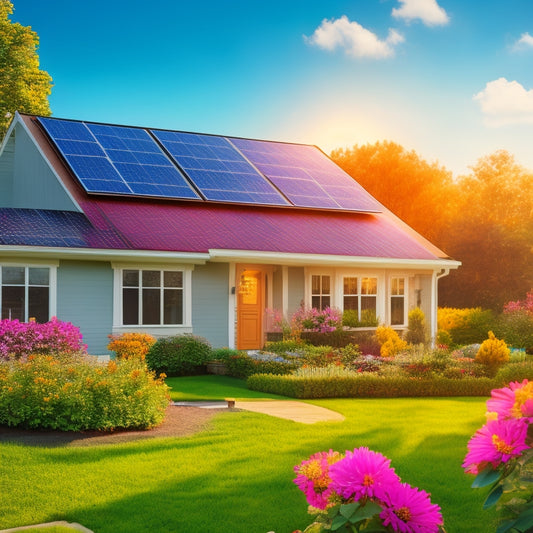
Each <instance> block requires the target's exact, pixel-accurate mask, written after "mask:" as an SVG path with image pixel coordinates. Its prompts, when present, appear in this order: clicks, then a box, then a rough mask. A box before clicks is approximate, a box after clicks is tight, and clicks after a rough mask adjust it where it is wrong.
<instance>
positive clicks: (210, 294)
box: [192, 263, 230, 348]
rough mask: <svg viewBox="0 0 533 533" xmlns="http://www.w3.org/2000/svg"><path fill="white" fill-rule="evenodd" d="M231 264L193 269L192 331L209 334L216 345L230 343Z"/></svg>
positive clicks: (217, 346)
mask: <svg viewBox="0 0 533 533" xmlns="http://www.w3.org/2000/svg"><path fill="white" fill-rule="evenodd" d="M229 291H230V287H229V265H228V264H226V263H209V264H207V265H199V266H195V267H194V270H193V272H192V326H193V333H194V334H195V335H200V336H201V337H204V338H206V339H207V340H208V341H209V342H210V343H211V345H212V346H213V347H215V348H221V347H224V346H228V345H229V340H228V314H229V310H228V306H229Z"/></svg>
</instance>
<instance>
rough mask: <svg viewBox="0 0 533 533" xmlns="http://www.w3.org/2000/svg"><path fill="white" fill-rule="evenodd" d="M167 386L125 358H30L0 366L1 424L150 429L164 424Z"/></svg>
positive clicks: (51, 427) (134, 362) (67, 429)
mask: <svg viewBox="0 0 533 533" xmlns="http://www.w3.org/2000/svg"><path fill="white" fill-rule="evenodd" d="M167 405H168V397H167V387H166V385H165V384H164V383H163V381H162V380H160V379H156V378H155V376H154V374H153V373H152V372H149V371H148V369H147V368H146V365H145V364H144V363H142V362H141V361H139V360H136V359H126V360H123V361H119V362H118V363H116V362H115V361H110V362H109V363H108V364H107V365H101V364H98V363H97V362H96V361H95V360H94V358H89V357H82V356H72V355H69V356H68V357H67V356H65V357H52V356H46V355H35V356H30V357H29V358H28V361H26V362H22V361H11V362H6V363H2V364H1V365H0V424H1V425H6V426H13V427H21V428H31V429H59V430H63V431H80V430H88V429H99V430H111V429H116V428H143V429H144V428H150V427H153V426H156V425H158V424H159V423H161V422H162V420H163V418H164V414H165V409H166V407H167Z"/></svg>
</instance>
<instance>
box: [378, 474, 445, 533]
mask: <svg viewBox="0 0 533 533" xmlns="http://www.w3.org/2000/svg"><path fill="white" fill-rule="evenodd" d="M382 502H383V504H384V508H383V511H382V512H381V513H380V515H379V516H380V518H381V519H382V520H383V525H384V526H388V525H389V524H390V526H391V527H392V529H393V530H394V531H398V532H400V533H438V531H439V526H440V525H442V524H443V521H442V515H441V512H440V507H439V506H438V505H436V504H434V503H431V500H430V498H429V494H428V493H427V492H425V491H423V490H420V489H417V488H416V487H411V486H410V485H408V484H407V483H396V484H392V485H390V486H389V487H388V488H387V490H386V492H385V495H384V497H383V499H382Z"/></svg>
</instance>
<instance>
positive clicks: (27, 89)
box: [0, 0, 52, 139]
mask: <svg viewBox="0 0 533 533" xmlns="http://www.w3.org/2000/svg"><path fill="white" fill-rule="evenodd" d="M12 13H13V4H12V3H11V2H10V1H9V0H0V139H1V138H3V136H4V135H5V133H6V131H7V128H8V126H9V123H10V121H11V117H12V116H13V115H14V113H15V111H22V112H25V113H35V114H37V115H44V116H48V115H50V106H49V103H48V96H49V95H50V92H51V90H52V78H51V77H50V75H49V74H48V73H47V72H45V71H44V70H40V69H39V56H38V55H37V48H38V45H39V37H38V36H37V34H36V33H35V32H34V31H33V30H32V29H31V27H25V26H22V25H21V24H19V23H18V22H12V21H11V20H9V16H10V15H11V14H12Z"/></svg>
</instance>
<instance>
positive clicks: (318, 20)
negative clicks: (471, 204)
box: [11, 0, 533, 175]
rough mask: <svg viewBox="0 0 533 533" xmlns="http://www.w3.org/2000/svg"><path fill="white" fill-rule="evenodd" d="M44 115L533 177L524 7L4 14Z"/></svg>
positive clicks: (27, 3)
mask: <svg viewBox="0 0 533 533" xmlns="http://www.w3.org/2000/svg"><path fill="white" fill-rule="evenodd" d="M13 3H14V6H15V12H14V14H13V16H12V17H11V19H12V20H13V21H16V22H20V23H21V24H23V25H25V26H31V27H32V28H33V29H34V30H35V31H36V32H37V33H38V35H39V37H40V48H39V55H40V58H41V67H42V68H43V69H45V70H47V71H48V72H49V73H50V74H51V76H52V77H53V80H54V88H53V90H52V95H51V98H50V105H51V108H52V112H53V115H54V116H56V117H62V118H75V119H83V120H89V121H101V122H109V123H117V124H131V125H138V126H149V127H160V128H169V129H177V130H185V131H196V132H205V133H216V134H226V135H234V136H242V137H252V138H260V139H269V140H281V141H292V142H303V143H310V144H316V145H318V146H319V147H320V148H322V149H323V150H324V151H326V152H328V153H329V152H330V151H331V150H332V149H334V148H344V147H351V146H353V145H354V144H364V143H367V142H369V143H374V142H376V141H378V140H390V141H394V142H397V143H399V144H401V145H402V146H404V147H405V148H406V149H409V150H411V149H414V150H416V152H417V153H418V154H419V155H420V156H421V157H423V158H424V159H426V160H428V161H430V162H433V161H438V162H439V163H440V164H442V165H444V166H445V167H447V168H448V169H450V170H451V171H453V172H454V174H456V175H457V174H463V173H466V172H468V167H469V166H472V165H474V164H475V163H476V161H477V160H478V158H480V157H483V156H485V155H488V154H490V153H492V152H494V151H495V150H498V149H506V150H508V151H509V152H511V153H512V154H514V155H515V157H516V159H517V161H518V162H519V163H521V164H523V165H524V166H526V167H528V168H530V169H532V170H533V2H531V0H499V1H496V0H483V1H481V0H479V1H478V0H476V1H471V0H468V1H466V0H351V1H348V0H345V1H341V0H306V1H303V0H284V1H280V0H269V1H264V0H249V1H236V0H234V1H232V0H228V1H224V0H218V1H214V0H196V1H193V0H187V1H186V2H184V1H181V0H152V1H151V2H145V1H140V0H106V1H103V0H91V1H87V2H85V1H83V2H78V1H75V0H46V1H37V0H13Z"/></svg>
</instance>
